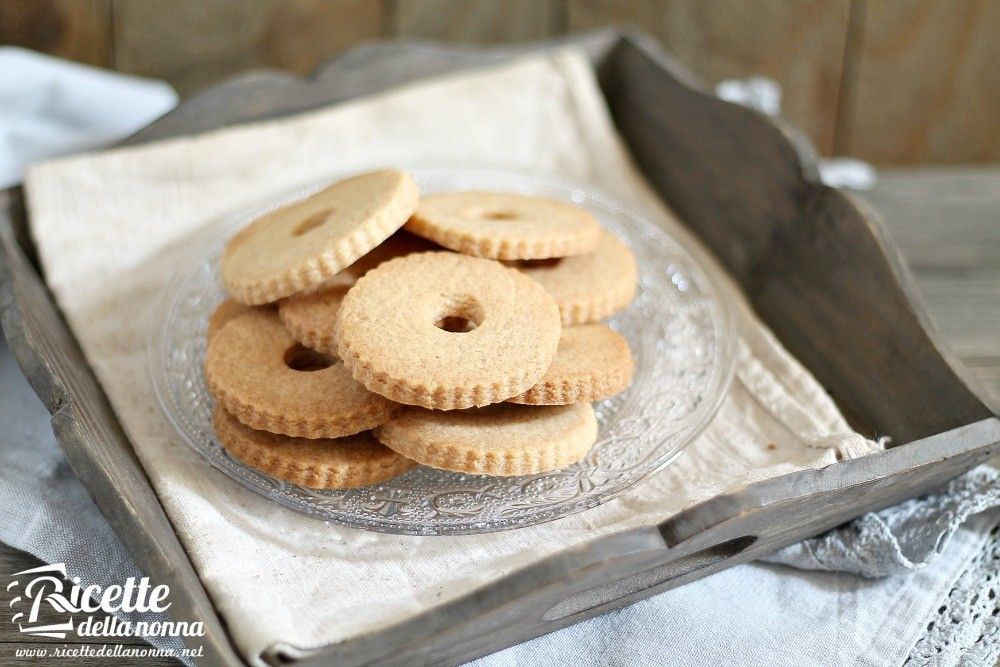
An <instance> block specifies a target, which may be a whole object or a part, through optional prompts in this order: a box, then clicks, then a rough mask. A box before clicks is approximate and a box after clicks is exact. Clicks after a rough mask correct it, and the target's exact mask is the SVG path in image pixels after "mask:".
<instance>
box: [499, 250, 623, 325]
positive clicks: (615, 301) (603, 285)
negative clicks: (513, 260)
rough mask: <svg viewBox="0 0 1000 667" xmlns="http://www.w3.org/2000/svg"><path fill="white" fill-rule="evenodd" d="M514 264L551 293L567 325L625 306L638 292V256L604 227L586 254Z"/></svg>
mask: <svg viewBox="0 0 1000 667" xmlns="http://www.w3.org/2000/svg"><path fill="white" fill-rule="evenodd" d="M515 266H516V267H517V268H518V269H519V270H520V271H522V272H524V273H525V274H527V275H529V276H531V277H532V278H533V279H535V280H536V281H538V282H539V283H540V284H541V285H542V286H543V287H544V288H545V291H546V292H548V293H549V294H551V295H552V298H553V299H555V300H556V303H557V304H559V312H560V314H561V315H562V323H563V324H564V325H572V324H586V323H588V322H596V321H598V320H600V319H601V318H604V317H608V316H609V315H613V314H615V313H616V312H618V311H619V310H622V309H623V308H625V307H626V306H627V305H628V304H629V303H631V302H632V298H633V297H634V296H635V287H636V275H637V271H636V265H635V258H634V257H633V256H632V251H631V250H629V249H628V248H627V247H626V246H625V244H623V243H622V242H621V241H619V240H618V239H617V238H615V236H614V235H613V234H611V233H609V232H605V231H602V232H601V240H600V243H598V245H597V249H596V250H595V251H594V252H591V253H587V254H586V255H578V256H576V257H564V258H562V259H557V260H546V261H540V262H524V263H517V264H516V265H515Z"/></svg>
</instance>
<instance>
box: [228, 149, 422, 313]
mask: <svg viewBox="0 0 1000 667" xmlns="http://www.w3.org/2000/svg"><path fill="white" fill-rule="evenodd" d="M417 199H418V192H417V185H416V183H414V181H413V179H412V178H411V177H410V176H409V175H408V174H406V173H405V172H402V171H398V170H394V169H386V170H382V171H376V172H372V173H368V174H362V175H360V176H354V177H352V178H348V179H345V180H342V181H339V182H337V183H334V184H333V185H331V186H329V187H327V188H325V189H323V190H321V191H319V192H317V193H316V194H314V195H312V196H311V197H308V198H306V199H304V200H302V201H299V202H296V203H294V204H290V205H288V206H284V207H282V208H279V209H278V210H276V211H272V212H270V213H268V214H266V215H264V216H262V217H260V218H258V219H257V220H254V221H253V222H251V223H250V224H249V225H248V226H247V227H245V228H244V229H242V230H241V231H239V232H238V233H237V234H236V235H235V236H233V238H232V239H230V240H229V243H228V244H227V245H226V247H225V249H224V251H223V254H222V279H223V283H224V284H225V286H226V288H227V289H228V290H229V293H230V294H231V295H232V296H233V298H234V299H236V300H237V301H239V302H240V303H244V304H247V305H260V304H263V303H270V302H273V301H277V300H278V299H281V298H284V297H287V296H291V295H292V294H295V293H298V292H302V291H305V290H308V289H313V288H316V287H318V286H319V285H320V284H322V283H323V282H324V281H327V280H329V279H331V278H333V276H335V275H336V274H337V273H339V272H340V271H342V270H344V269H345V268H347V267H349V266H350V265H351V264H353V263H354V262H356V261H357V260H358V259H359V258H360V257H362V256H364V255H365V254H366V253H368V252H369V251H371V250H372V249H373V248H375V247H376V246H378V245H379V244H380V243H382V242H383V241H385V240H386V239H387V238H388V237H389V236H390V235H391V234H392V233H393V232H395V231H396V230H398V229H399V228H401V227H402V226H403V224H404V223H405V222H406V221H407V219H409V217H410V216H411V215H412V214H413V212H414V211H415V210H416V207H417Z"/></svg>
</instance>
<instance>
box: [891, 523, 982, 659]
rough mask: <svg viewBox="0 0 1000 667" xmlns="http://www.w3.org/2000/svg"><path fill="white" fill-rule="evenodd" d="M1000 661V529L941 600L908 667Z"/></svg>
mask: <svg viewBox="0 0 1000 667" xmlns="http://www.w3.org/2000/svg"><path fill="white" fill-rule="evenodd" d="M998 659H1000V525H996V526H994V527H993V530H991V531H990V539H989V541H988V542H987V544H986V548H985V549H983V551H982V552H981V553H980V554H979V555H978V556H976V557H975V558H974V559H973V560H972V562H971V563H970V564H969V567H968V568H967V569H966V570H965V572H963V573H962V575H961V576H960V577H959V579H958V581H957V582H955V586H954V587H953V588H952V589H951V592H949V593H948V597H947V598H945V599H944V600H942V602H941V606H940V607H939V608H938V610H937V613H936V614H935V615H934V618H932V619H931V621H930V622H929V623H928V624H927V634H925V635H924V636H923V637H922V638H921V639H920V641H918V642H917V643H916V645H915V646H914V647H913V651H912V652H911V653H910V656H909V658H907V660H906V662H905V663H904V665H905V667H923V666H924V665H935V666H936V667H945V666H947V667H966V666H968V667H972V666H973V665H975V666H976V667H978V666H980V665H993V664H995V663H996V661H997V660H998Z"/></svg>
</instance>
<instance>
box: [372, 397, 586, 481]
mask: <svg viewBox="0 0 1000 667" xmlns="http://www.w3.org/2000/svg"><path fill="white" fill-rule="evenodd" d="M375 437H377V438H378V439H379V441H380V442H382V443H383V444H385V445H386V446H388V447H390V448H392V449H393V450H395V451H397V452H399V453H400V454H402V455H403V456H405V457H407V458H409V459H413V460H414V461H416V462H418V463H422V464H424V465H429V466H432V467H435V468H442V469H444V470H453V471H456V472H466V473H472V474H481V475H498V476H514V475H532V474H536V473H540V472H546V471H549V470H557V469H559V468H564V467H566V466H568V465H570V464H572V463H575V462H577V461H579V460H580V459H582V458H583V457H584V456H586V454H587V452H588V451H590V448H591V447H592V446H593V445H594V442H596V440H597V418H596V416H595V414H594V408H593V407H591V405H590V404H589V403H576V404H574V405H545V406H542V405H515V404H512V403H501V404H498V405H489V406H486V407H484V408H472V409H469V410H455V411H451V412H440V411H437V410H428V409H426V408H415V407H413V408H404V409H403V411H402V412H400V413H399V415H398V416H396V417H395V418H394V419H392V420H391V421H389V422H386V423H385V424H383V425H382V426H380V427H379V428H377V429H376V430H375Z"/></svg>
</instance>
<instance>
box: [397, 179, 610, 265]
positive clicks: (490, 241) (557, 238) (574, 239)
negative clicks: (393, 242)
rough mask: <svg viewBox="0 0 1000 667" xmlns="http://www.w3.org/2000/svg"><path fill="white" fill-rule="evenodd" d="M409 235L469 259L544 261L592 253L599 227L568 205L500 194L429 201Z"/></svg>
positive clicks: (438, 197)
mask: <svg viewBox="0 0 1000 667" xmlns="http://www.w3.org/2000/svg"><path fill="white" fill-rule="evenodd" d="M406 229H407V230H409V231H411V232H413V233H414V234H419V235H420V236H423V237H424V238H428V239H430V240H431V241H434V242H435V243H439V244H440V245H443V246H444V247H446V248H451V249H452V250H457V251H458V252H461V253H465V254H467V255H475V256H477V257H490V258H492V259H546V258H549V257H567V256H569V255H580V254H583V253H587V252H591V251H593V250H594V249H595V248H596V247H597V238H598V234H599V233H600V226H599V225H598V223H597V220H596V219H595V218H594V216H592V215H591V214H590V213H588V212H587V211H586V210H584V209H582V208H580V207H579V206H575V205H573V204H570V203H568V202H561V201H556V200H553V199H542V198H540V197H529V196H526V195H517V194H510V193H502V192H452V193H446V194H437V195H428V196H426V197H423V198H422V199H421V200H420V204H418V205H417V210H416V212H415V213H414V214H413V217H412V218H410V221H409V222H407V223H406Z"/></svg>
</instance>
